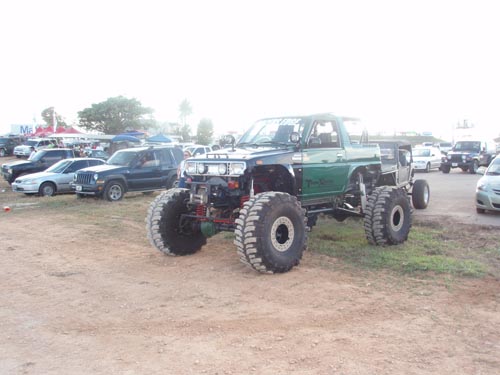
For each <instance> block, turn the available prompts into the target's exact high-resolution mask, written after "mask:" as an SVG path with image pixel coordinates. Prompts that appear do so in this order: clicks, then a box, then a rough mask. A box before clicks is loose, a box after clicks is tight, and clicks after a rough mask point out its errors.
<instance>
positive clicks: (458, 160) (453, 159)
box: [451, 155, 462, 163]
mask: <svg viewBox="0 0 500 375" xmlns="http://www.w3.org/2000/svg"><path fill="white" fill-rule="evenodd" d="M451 162H452V163H461V162H462V155H451Z"/></svg>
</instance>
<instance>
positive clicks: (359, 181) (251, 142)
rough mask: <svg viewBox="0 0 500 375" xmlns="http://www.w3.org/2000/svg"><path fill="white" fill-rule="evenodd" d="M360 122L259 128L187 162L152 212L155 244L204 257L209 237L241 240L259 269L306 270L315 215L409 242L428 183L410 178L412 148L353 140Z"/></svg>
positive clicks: (265, 123) (327, 117)
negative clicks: (353, 219) (352, 126)
mask: <svg viewBox="0 0 500 375" xmlns="http://www.w3.org/2000/svg"><path fill="white" fill-rule="evenodd" d="M354 121H356V120H355V119H350V118H345V117H338V116H335V115H333V114H330V113H326V114H318V115H310V116H296V117H277V118H266V119H262V120H259V121H257V122H256V123H255V124H254V125H253V126H252V127H251V128H250V129H249V130H248V131H247V132H246V133H245V134H244V135H243V136H242V137H241V138H240V140H239V141H238V143H235V140H234V138H232V137H231V136H229V137H228V139H227V141H228V142H229V143H230V146H229V147H226V148H224V149H221V150H218V151H214V152H211V153H207V154H204V155H201V156H198V157H193V158H190V159H187V160H186V161H185V166H184V172H183V174H184V175H183V176H182V177H181V178H183V179H184V180H185V186H186V188H174V189H170V190H168V191H166V192H164V193H162V194H161V195H159V196H158V197H157V198H156V199H155V200H154V201H153V202H152V203H151V205H150V207H149V210H148V214H147V217H146V229H147V233H148V238H149V240H150V242H151V244H152V245H153V246H154V247H156V248H157V249H159V250H160V251H162V252H164V253H165V254H168V255H186V254H192V253H195V252H196V251H198V250H199V249H200V248H201V247H202V246H203V245H204V244H205V243H206V238H208V237H210V236H212V235H214V234H216V233H218V232H220V231H232V232H234V233H235V241H234V243H235V245H236V248H237V251H238V254H239V256H240V259H241V261H242V262H243V263H245V264H248V265H249V266H250V267H252V268H254V269H255V270H257V271H259V272H266V273H275V272H286V271H288V270H290V269H291V268H292V267H294V266H295V265H297V264H299V262H300V259H301V258H302V253H303V251H304V249H305V247H306V242H307V233H308V231H309V230H311V228H312V227H313V226H314V225H315V223H316V220H317V218H318V215H320V214H326V215H331V216H332V217H334V218H335V219H337V220H339V221H341V220H344V219H346V218H347V217H350V216H357V217H362V218H364V228H365V233H366V237H367V239H368V241H369V242H370V243H372V244H375V245H381V246H385V245H394V244H399V243H402V242H404V241H405V240H406V239H407V238H408V234H409V231H410V227H411V223H412V220H411V211H412V209H411V203H410V199H409V195H410V194H411V195H412V199H411V201H412V202H413V206H414V207H415V208H425V207H426V206H427V203H428V200H429V186H428V184H427V183H426V182H425V180H417V181H413V171H412V166H411V146H410V145H409V144H405V143H404V142H401V143H399V142H385V143H383V144H382V145H381V144H369V143H366V142H363V141H361V140H360V141H356V142H354V141H351V138H350V136H349V134H348V132H347V130H346V126H348V125H349V123H352V122H354Z"/></svg>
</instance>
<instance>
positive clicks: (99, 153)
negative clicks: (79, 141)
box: [85, 149, 109, 160]
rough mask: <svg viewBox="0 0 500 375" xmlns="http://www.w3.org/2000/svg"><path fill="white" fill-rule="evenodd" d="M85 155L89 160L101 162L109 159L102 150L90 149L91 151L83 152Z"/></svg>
mask: <svg viewBox="0 0 500 375" xmlns="http://www.w3.org/2000/svg"><path fill="white" fill-rule="evenodd" d="M85 153H86V154H87V156H88V157H89V158H97V159H102V160H108V159H109V154H108V153H107V152H106V151H103V150H95V149H91V150H88V151H85Z"/></svg>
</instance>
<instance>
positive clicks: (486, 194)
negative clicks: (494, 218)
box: [476, 190, 500, 211]
mask: <svg viewBox="0 0 500 375" xmlns="http://www.w3.org/2000/svg"><path fill="white" fill-rule="evenodd" d="M476 207H477V208H482V209H483V210H491V211H500V195H499V194H496V193H495V192H493V191H483V190H478V191H477V192H476Z"/></svg>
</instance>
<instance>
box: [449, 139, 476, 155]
mask: <svg viewBox="0 0 500 375" xmlns="http://www.w3.org/2000/svg"><path fill="white" fill-rule="evenodd" d="M453 149H454V150H455V151H473V152H479V151H480V150H481V142H476V141H463V142H457V143H456V144H455V147H454V148H453Z"/></svg>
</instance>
